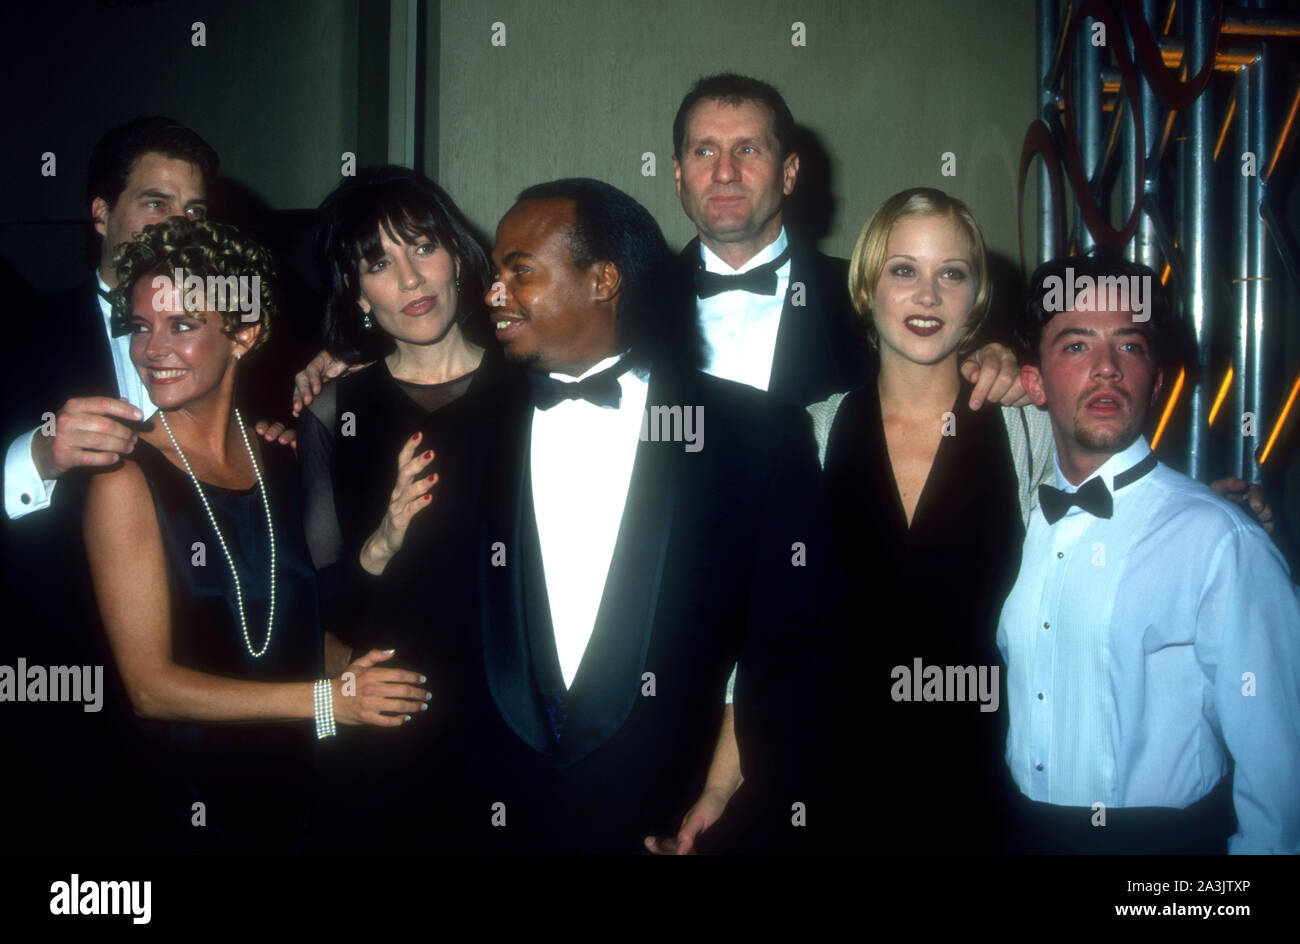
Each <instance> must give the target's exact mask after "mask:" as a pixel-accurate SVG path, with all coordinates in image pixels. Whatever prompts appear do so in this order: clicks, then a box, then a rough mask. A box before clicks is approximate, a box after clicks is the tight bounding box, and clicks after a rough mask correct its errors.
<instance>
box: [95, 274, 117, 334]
mask: <svg viewBox="0 0 1300 944" xmlns="http://www.w3.org/2000/svg"><path fill="white" fill-rule="evenodd" d="M95 281H96V282H98V283H99V294H98V298H99V312H100V314H102V315H103V316H104V324H108V323H109V319H110V318H111V317H112V314H113V305H112V304H111V303H110V302H109V300H108V293H109V292H111V291H112V289H111V288H109V287H108V283H107V282H105V281H104V278H103V276H101V275H100V274H99V269H95Z"/></svg>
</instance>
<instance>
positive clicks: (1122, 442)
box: [1074, 416, 1141, 455]
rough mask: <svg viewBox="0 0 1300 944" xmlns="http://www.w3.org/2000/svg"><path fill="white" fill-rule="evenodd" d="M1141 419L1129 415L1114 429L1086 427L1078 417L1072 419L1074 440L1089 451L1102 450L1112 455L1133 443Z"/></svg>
mask: <svg viewBox="0 0 1300 944" xmlns="http://www.w3.org/2000/svg"><path fill="white" fill-rule="evenodd" d="M1140 424H1141V419H1140V418H1139V417H1136V416H1131V417H1130V418H1129V421H1128V422H1127V423H1126V424H1124V426H1122V427H1120V428H1119V429H1116V430H1098V429H1088V428H1086V427H1085V426H1084V425H1083V422H1082V420H1081V419H1079V418H1078V417H1076V418H1075V420H1074V440H1075V442H1077V443H1078V444H1079V445H1080V446H1082V447H1083V448H1084V449H1087V450H1088V451H1089V452H1102V453H1109V454H1111V455H1114V454H1115V453H1117V452H1123V451H1124V450H1125V449H1127V448H1128V447H1129V446H1131V445H1133V442H1134V440H1136V439H1137V437H1138V427H1139V425H1140Z"/></svg>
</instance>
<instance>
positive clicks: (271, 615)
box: [158, 410, 275, 659]
mask: <svg viewBox="0 0 1300 944" xmlns="http://www.w3.org/2000/svg"><path fill="white" fill-rule="evenodd" d="M158 418H159V419H160V420H162V426H163V429H164V430H166V431H167V438H168V439H170V440H171V441H172V448H174V449H175V450H176V455H178V456H180V457H181V464H182V465H184V466H185V471H186V472H188V473H189V474H190V481H191V482H193V483H194V488H195V489H196V490H197V491H198V493H199V498H200V500H202V502H203V508H204V510H205V511H207V513H208V521H210V522H212V530H213V531H215V532H216V534H217V541H218V542H219V543H220V544H221V550H222V552H223V553H224V554H225V555H226V563H227V564H229V565H230V576H231V577H232V578H233V579H234V581H235V600H236V602H237V603H238V605H239V628H240V630H242V631H243V634H244V645H245V646H247V647H248V654H249V655H251V656H252V657H253V658H254V659H257V658H260V657H261V656H262V655H263V654H265V652H266V650H267V648H268V647H269V646H270V645H271V630H272V629H274V627H275V526H274V525H273V524H272V523H271V502H270V500H269V499H268V498H267V497H266V483H265V482H264V481H263V480H262V470H261V469H259V468H258V467H257V459H256V458H255V457H254V456H253V447H252V445H250V444H249V442H248V432H247V431H246V430H245V429H244V421H243V419H242V418H241V417H240V415H239V411H238V410H235V423H236V424H238V426H239V435H240V436H242V437H243V438H244V448H245V449H247V450H248V459H249V461H250V462H252V463H253V473H254V474H255V475H256V476H257V486H258V488H260V489H261V490H262V507H263V508H265V509H266V531H267V533H268V534H269V535H270V536H271V605H270V608H269V609H268V611H267V617H266V640H265V641H264V642H263V643H262V648H261V649H257V650H254V649H253V643H252V641H251V640H250V639H249V638H248V621H247V620H246V619H245V617H244V591H243V589H242V588H241V587H240V585H239V573H238V572H237V571H236V570H235V559H234V558H233V557H231V556H230V548H229V547H227V546H226V539H225V537H224V536H223V535H222V533H221V529H220V528H218V527H217V518H216V516H215V515H214V514H213V513H212V506H211V505H209V504H208V497H207V496H206V495H204V494H203V486H202V485H200V484H199V478H198V476H197V475H195V474H194V470H193V469H192V468H190V461H189V460H188V459H186V458H185V453H183V452H181V447H180V444H179V443H178V442H176V437H175V436H173V435H172V430H171V427H170V426H168V425H167V414H165V413H164V412H163V411H162V410H159V411H158Z"/></svg>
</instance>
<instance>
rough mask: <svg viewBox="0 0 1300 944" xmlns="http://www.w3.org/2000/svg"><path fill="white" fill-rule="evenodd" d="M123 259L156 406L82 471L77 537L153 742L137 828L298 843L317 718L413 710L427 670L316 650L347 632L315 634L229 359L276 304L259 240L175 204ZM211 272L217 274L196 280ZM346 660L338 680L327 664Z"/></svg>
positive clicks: (265, 460)
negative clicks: (151, 788)
mask: <svg viewBox="0 0 1300 944" xmlns="http://www.w3.org/2000/svg"><path fill="white" fill-rule="evenodd" d="M178 270H179V271H181V272H183V273H184V277H183V278H182V277H180V276H177V275H176V273H177V271H178ZM117 273H118V289H117V293H116V295H115V297H114V324H115V327H116V328H118V329H125V330H127V331H129V332H130V334H131V345H130V352H131V360H132V362H133V363H134V364H135V367H136V369H137V370H138V371H139V372H140V376H141V379H142V380H143V381H144V383H145V387H146V390H147V391H148V393H149V397H150V400H151V401H152V402H153V403H154V404H155V405H156V406H157V408H158V410H157V412H156V413H155V414H154V415H153V417H152V418H151V420H150V421H149V423H148V427H147V428H146V429H145V430H144V431H143V432H141V433H140V434H139V436H140V438H139V442H138V443H137V445H136V448H135V450H134V451H133V452H132V453H131V455H129V456H127V457H124V460H123V461H122V463H121V464H120V465H118V466H117V467H115V468H113V469H112V470H111V471H107V472H104V473H102V474H100V475H97V476H96V477H95V478H94V480H93V482H92V483H91V486H90V492H89V496H88V498H87V505H86V517H85V535H86V546H87V552H88V555H89V559H90V566H91V573H92V576H93V578H94V584H95V594H96V597H97V599H98V601H99V608H100V613H101V616H102V619H103V624H104V628H105V631H106V632H107V635H108V641H109V644H110V646H111V648H112V651H113V656H114V659H115V661H116V663H117V668H118V671H119V673H120V675H121V677H122V681H123V684H124V685H125V688H126V692H127V695H128V696H129V698H130V701H131V705H132V707H133V708H134V710H135V713H136V714H137V715H138V716H139V718H140V719H141V725H142V727H143V728H144V729H145V732H146V734H147V735H148V737H147V740H148V741H150V742H151V744H152V748H153V750H152V751H151V756H152V762H153V763H152V765H153V766H154V767H155V771H154V774H155V778H154V779H155V784H156V787H157V797H156V804H155V808H156V811H157V813H158V822H157V824H151V825H150V826H147V825H146V824H140V825H141V830H140V831H141V833H146V832H151V831H152V830H153V829H156V830H158V832H159V837H160V840H161V844H162V846H163V847H164V848H170V849H190V850H204V851H223V852H239V851H258V852H291V851H297V850H300V849H302V848H303V846H304V843H305V841H306V839H307V835H308V817H309V812H310V807H311V800H312V792H313V780H312V777H311V775H310V763H311V745H312V742H313V735H314V734H315V735H316V736H327V735H328V734H329V733H330V732H331V731H332V729H333V725H334V723H335V722H336V721H337V722H338V723H341V724H369V725H378V726H385V727H394V726H401V725H404V724H406V723H407V722H408V721H410V720H411V719H412V718H415V717H418V716H419V715H420V713H421V712H422V709H423V706H424V705H425V704H426V701H427V693H426V692H425V691H424V689H422V688H420V687H419V685H420V683H422V682H423V678H422V677H421V676H419V675H417V674H416V673H413V672H405V671H402V670H399V669H392V668H385V667H383V666H380V665H378V664H377V663H380V662H383V661H385V660H387V659H389V658H390V657H391V655H392V653H391V652H380V651H377V650H376V651H372V652H369V653H367V654H366V655H364V656H362V657H361V658H360V659H357V660H356V661H355V662H353V663H352V664H351V665H350V666H348V665H345V664H344V663H343V662H342V660H339V659H338V658H335V659H330V658H329V657H328V655H327V653H333V654H337V653H338V652H340V650H341V647H340V646H338V645H337V644H333V645H329V646H327V645H326V644H325V643H324V641H323V639H322V635H321V631H320V624H319V619H318V616H319V614H318V605H317V597H316V576H315V571H314V570H313V568H312V565H311V558H310V556H309V555H308V552H307V545H306V539H305V538H304V536H303V530H302V523H301V520H300V518H299V514H298V507H297V496H296V479H297V474H296V470H295V468H294V464H293V459H292V456H291V455H290V454H289V453H288V451H287V450H285V449H283V448H281V447H276V446H264V445H263V444H262V443H261V442H259V441H258V438H257V437H256V436H253V435H250V434H249V430H247V429H246V428H245V424H244V422H243V420H242V418H241V417H240V415H239V411H238V410H237V409H236V408H235V403H234V399H235V378H236V374H237V372H238V369H239V366H240V363H241V360H242V359H243V358H244V357H245V356H246V355H248V354H249V353H250V352H252V351H253V350H255V349H256V348H257V347H258V346H259V345H260V344H261V343H262V342H264V341H265V339H266V336H267V331H268V328H269V326H270V325H269V323H270V321H271V316H272V315H273V313H274V305H273V298H274V294H273V285H272V284H271V283H272V279H273V274H272V271H271V266H270V257H269V255H268V254H267V252H266V250H264V249H262V248H261V247H260V246H258V245H257V244H255V243H253V242H252V241H251V240H249V239H247V237H245V236H243V235H242V234H240V233H239V231H238V230H236V229H234V228H233V227H229V226H223V225H221V224H217V223H207V222H194V221H191V220H185V219H180V218H176V219H171V220H168V221H166V222H163V223H158V224H155V225H151V226H147V227H145V229H144V230H143V232H141V234H140V235H139V236H138V237H137V238H136V239H135V241H133V242H131V243H128V244H126V245H125V246H124V247H123V249H122V250H121V253H120V255H119V256H118V261H117ZM214 279H215V280H222V287H223V289H224V291H223V292H221V293H219V294H218V293H215V292H213V293H209V292H207V291H206V290H205V288H206V286H209V285H213V284H214V282H213V280H214ZM254 279H256V280H257V281H256V282H254V281H253V280H254ZM226 280H231V281H226ZM178 281H179V282H181V283H182V284H179V285H178V284H176V282H178ZM195 285H197V286H200V287H202V288H200V289H199V290H197V291H195V290H194V287H195ZM231 285H235V286H237V289H236V291H234V292H231V291H230V286H231ZM222 299H224V303H223V302H222V301H221V300H222ZM253 299H256V300H257V304H256V306H251V305H249V304H247V303H250V302H251V301H252V300H253ZM250 315H251V317H250ZM331 662H334V664H333V665H332V666H331V665H330V663H331ZM327 666H329V668H327ZM344 668H347V669H348V670H349V671H350V672H351V673H352V674H353V678H352V679H350V680H348V683H347V684H346V685H345V684H344V681H343V680H342V679H341V678H339V677H333V678H331V677H330V676H339V675H340V674H341V672H342V670H343V669H344ZM313 721H314V722H315V724H314V725H313ZM232 722H240V723H238V724H233V723H232Z"/></svg>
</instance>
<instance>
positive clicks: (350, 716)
mask: <svg viewBox="0 0 1300 944" xmlns="http://www.w3.org/2000/svg"><path fill="white" fill-rule="evenodd" d="M395 654H396V650H393V649H387V650H385V649H371V650H370V651H369V652H367V653H366V654H365V655H364V656H362V657H361V658H359V659H357V660H356V661H355V662H353V663H352V664H351V665H350V666H348V668H347V671H345V672H344V673H343V674H342V675H340V676H339V677H338V678H336V679H334V717H335V719H336V720H337V721H338V722H339V723H340V724H373V725H376V726H378V727H385V728H395V727H397V726H399V725H401V724H405V723H406V722H407V721H410V720H411V719H412V718H414V717H416V716H417V715H419V714H420V712H422V711H425V710H427V709H428V707H429V701H430V700H431V699H432V698H433V695H432V694H431V693H430V692H428V691H426V690H425V689H423V688H421V687H420V686H421V685H423V684H424V683H425V682H426V681H427V679H426V678H425V677H424V676H423V675H420V674H419V673H418V672H410V671H407V670H406V669H393V668H385V667H383V666H380V665H378V663H380V662H385V661H387V660H389V659H391V658H392V657H393V656H394V655H395Z"/></svg>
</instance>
